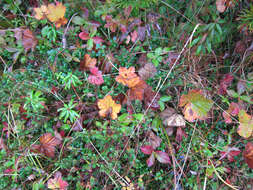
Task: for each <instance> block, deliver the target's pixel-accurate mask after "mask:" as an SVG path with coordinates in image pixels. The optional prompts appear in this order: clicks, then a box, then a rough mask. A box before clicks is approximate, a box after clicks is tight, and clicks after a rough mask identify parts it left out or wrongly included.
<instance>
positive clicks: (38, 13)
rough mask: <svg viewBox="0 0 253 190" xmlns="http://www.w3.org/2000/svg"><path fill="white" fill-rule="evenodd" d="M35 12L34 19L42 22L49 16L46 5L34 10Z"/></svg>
mask: <svg viewBox="0 0 253 190" xmlns="http://www.w3.org/2000/svg"><path fill="white" fill-rule="evenodd" d="M33 10H34V12H35V15H34V17H35V18H36V19H38V20H42V19H45V18H46V15H47V14H48V9H47V6H46V5H42V6H41V7H38V8H34V9H33Z"/></svg>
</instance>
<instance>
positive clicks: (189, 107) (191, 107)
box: [179, 90, 213, 122]
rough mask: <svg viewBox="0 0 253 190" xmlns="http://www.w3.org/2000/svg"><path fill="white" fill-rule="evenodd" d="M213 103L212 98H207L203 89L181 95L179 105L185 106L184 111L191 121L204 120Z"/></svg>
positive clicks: (187, 118)
mask: <svg viewBox="0 0 253 190" xmlns="http://www.w3.org/2000/svg"><path fill="white" fill-rule="evenodd" d="M212 104H213V102H212V100H209V99H207V98H205V97H204V95H203V94H202V91H201V90H190V91H189V92H188V94H186V95H182V96H181V98H180V102H179V106H180V107H184V110H183V113H184V116H185V119H186V120H188V121H189V122H193V121H195V120H196V119H200V120H204V119H205V118H206V117H207V114H208V112H209V110H210V109H211V107H212Z"/></svg>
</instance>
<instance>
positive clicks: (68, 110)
mask: <svg viewBox="0 0 253 190" xmlns="http://www.w3.org/2000/svg"><path fill="white" fill-rule="evenodd" d="M73 101H74V100H73V99H71V100H70V101H69V103H68V104H64V107H62V108H59V109H58V110H57V111H58V112H60V115H59V118H60V119H62V118H64V123H66V121H67V120H68V119H69V120H70V121H71V123H73V122H74V121H75V120H76V118H78V117H79V115H78V113H77V112H76V111H75V110H73V109H74V108H75V106H76V105H77V104H73Z"/></svg>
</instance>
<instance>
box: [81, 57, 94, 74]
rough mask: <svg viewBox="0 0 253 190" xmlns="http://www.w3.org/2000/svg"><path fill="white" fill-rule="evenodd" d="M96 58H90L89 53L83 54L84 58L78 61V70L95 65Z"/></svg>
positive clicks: (88, 68) (87, 68)
mask: <svg viewBox="0 0 253 190" xmlns="http://www.w3.org/2000/svg"><path fill="white" fill-rule="evenodd" d="M96 63H97V59H96V58H91V57H90V55H89V54H85V55H84V59H83V60H82V61H81V63H80V70H85V71H87V70H90V69H92V68H94V67H96Z"/></svg>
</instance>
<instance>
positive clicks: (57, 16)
mask: <svg viewBox="0 0 253 190" xmlns="http://www.w3.org/2000/svg"><path fill="white" fill-rule="evenodd" d="M47 9H48V13H47V18H48V20H50V21H51V22H53V23H55V26H56V27H57V28H59V27H60V26H61V25H64V24H66V23H67V21H68V20H67V19H66V18H64V14H65V12H66V7H65V6H64V5H63V4H62V3H60V2H56V5H55V4H53V3H51V4H49V5H48V7H47Z"/></svg>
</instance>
